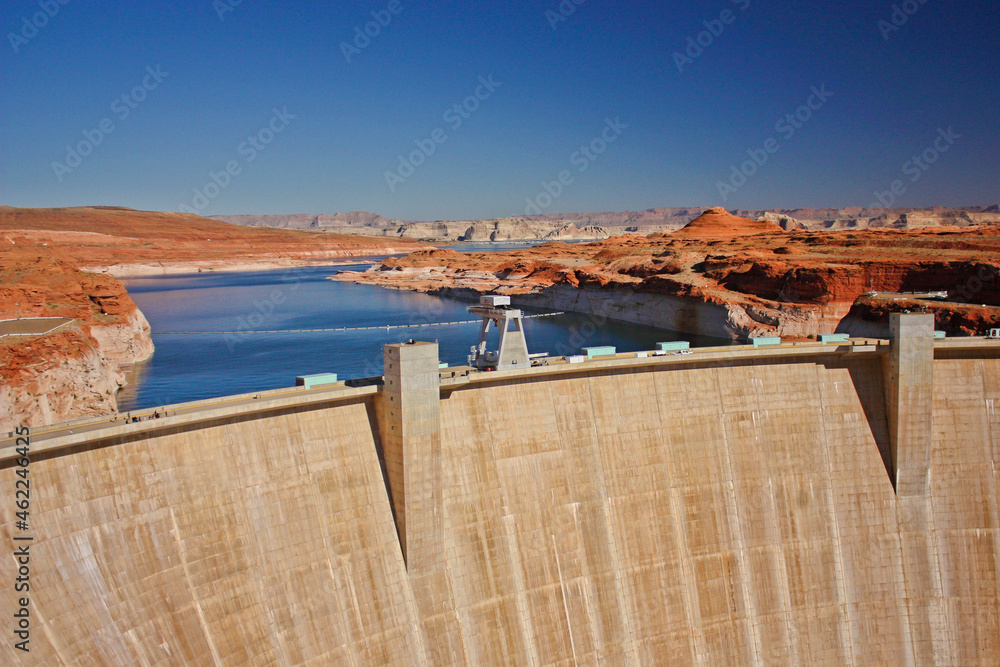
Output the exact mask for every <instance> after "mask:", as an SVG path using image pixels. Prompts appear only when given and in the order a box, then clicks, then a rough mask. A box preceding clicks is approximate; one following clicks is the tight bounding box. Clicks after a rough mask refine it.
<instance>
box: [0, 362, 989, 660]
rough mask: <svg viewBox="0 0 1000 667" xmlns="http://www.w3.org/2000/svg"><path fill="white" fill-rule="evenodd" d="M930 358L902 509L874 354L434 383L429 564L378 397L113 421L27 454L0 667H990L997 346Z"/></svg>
mask: <svg viewBox="0 0 1000 667" xmlns="http://www.w3.org/2000/svg"><path fill="white" fill-rule="evenodd" d="M692 356H693V357H697V355H692ZM933 365H934V369H933V383H934V384H933V418H932V422H931V423H932V429H933V446H932V455H931V460H930V465H929V468H928V475H927V479H928V484H927V493H926V494H925V495H923V496H919V497H917V498H916V499H915V500H913V501H912V502H911V501H909V500H908V501H907V502H905V503H903V502H900V497H899V496H897V494H896V491H895V489H894V486H893V483H894V477H893V469H892V461H891V443H890V429H889V420H888V415H887V409H886V405H887V403H886V386H885V385H886V378H885V375H884V372H883V362H882V355H881V354H880V353H870V354H857V355H844V354H836V353H833V352H831V353H830V354H820V355H815V356H808V357H789V358H786V359H782V358H779V357H769V358H763V357H760V358H751V357H740V356H739V355H733V356H732V357H731V358H728V359H713V360H711V361H698V360H697V359H691V360H690V361H689V360H688V359H684V361H683V363H674V364H670V365H659V366H657V365H649V366H642V367H621V368H612V367H601V366H600V365H599V364H598V365H594V366H592V367H590V366H588V368H589V369H588V370H584V369H580V368H575V369H567V371H566V372H565V373H557V372H552V373H551V374H550V375H547V376H542V375H537V374H532V373H521V374H502V373H495V374H483V376H480V377H479V378H477V379H476V380H475V381H473V382H469V383H467V384H456V385H453V386H450V387H444V388H443V390H442V398H441V403H440V448H439V450H438V451H439V456H440V461H439V463H440V465H439V466H438V465H434V466H428V467H429V469H433V470H436V471H439V474H440V475H441V477H442V480H441V483H440V489H439V493H438V494H436V496H435V498H437V499H436V500H434V501H433V502H434V503H438V505H437V506H436V507H434V508H432V509H431V510H421V511H431V512H437V513H438V517H437V521H435V524H434V525H435V526H440V534H441V535H442V536H443V538H442V539H443V543H440V544H438V545H437V546H436V547H435V546H434V545H433V544H427V543H422V546H421V547H420V548H421V549H426V550H429V551H428V553H425V554H424V556H427V557H433V561H434V562H435V563H443V564H444V566H443V569H440V570H439V569H435V568H429V569H426V570H422V571H421V572H420V573H414V572H408V570H407V562H406V561H404V558H403V555H402V551H401V548H400V541H399V535H398V534H397V530H396V526H395V523H394V515H393V509H392V506H391V504H390V494H389V492H387V480H389V479H390V477H391V476H390V475H387V474H386V471H385V470H384V469H383V464H384V461H383V462H380V458H379V452H380V451H381V450H382V442H381V439H380V435H379V431H380V426H384V424H380V423H379V421H380V420H382V421H383V422H384V421H385V420H386V419H387V411H386V409H385V406H384V405H381V401H382V400H383V398H384V396H385V395H386V394H385V393H384V392H383V393H379V394H377V395H374V394H364V395H358V396H354V397H352V398H349V399H345V400H343V401H334V402H329V403H316V404H313V405H309V406H300V407H294V408H293V407H289V408H287V409H284V408H282V409H273V410H270V411H264V412H260V413H256V414H243V415H241V416H239V417H238V418H232V419H228V418H224V417H220V418H219V419H218V420H216V421H212V422H207V423H202V424H192V425H189V426H176V427H170V428H159V429H158V430H150V431H148V432H138V433H135V434H132V435H118V436H115V437H111V438H108V437H103V438H102V437H100V436H99V435H98V436H95V438H94V439H93V440H92V441H90V442H88V443H86V444H80V445H77V446H76V447H74V448H70V449H66V450H58V451H57V450H52V451H51V452H49V453H48V454H46V455H45V456H42V457H39V458H38V459H37V460H34V461H33V462H32V464H31V474H32V489H33V493H35V494H36V495H33V501H32V502H33V530H34V534H35V536H36V539H35V542H34V543H33V544H32V546H31V549H32V551H31V553H32V561H31V567H32V570H31V572H32V574H31V577H32V579H31V587H32V589H31V596H32V605H33V606H32V607H31V611H32V614H33V616H32V635H31V653H21V652H19V651H15V650H14V649H13V641H12V640H11V639H10V637H9V636H8V639H7V640H5V641H4V642H3V643H2V644H0V661H2V662H3V663H4V664H25V665H34V664H37V665H53V664H56V665H58V664H71V663H74V662H82V663H87V664H122V665H125V664H129V665H131V664H162V665H172V664H224V665H235V664H282V665H293V664H316V665H328V664H354V665H369V664H396V665H449V664H455V665H464V664H496V665H501V664H503V665H507V664H519V665H530V664H537V665H547V664H597V663H600V664H648V665H653V664H666V663H669V664H702V665H717V664H757V665H772V664H838V665H839V664H857V665H868V664H893V665H924V664H942V665H974V664H983V665H986V664H997V663H998V662H1000V618H998V617H1000V569H998V568H1000V565H998V563H1000V524H998V515H1000V502H998V493H997V488H998V486H1000V471H998V468H997V461H998V460H1000V416H998V413H997V409H996V407H997V406H998V404H1000V355H998V353H997V349H996V348H990V349H984V350H983V351H975V352H956V353H954V354H952V353H936V358H935V361H934V362H933ZM403 446H404V447H405V443H404V445H403ZM434 455H437V454H434ZM383 458H384V457H383ZM8 466H9V462H8ZM435 474H438V473H435ZM0 480H2V481H0V497H3V498H11V499H12V498H13V497H14V482H13V475H12V474H11V468H10V467H7V468H6V469H2V470H0ZM389 483H390V484H391V481H390V482H389ZM414 484H418V485H419V479H417V480H416V481H414V479H413V478H412V477H407V478H406V489H405V491H406V493H410V492H411V491H413V485H414ZM397 506H399V503H397ZM407 507H410V506H409V505H407ZM12 519H13V517H12V516H11V514H9V513H3V514H2V515H0V520H2V521H3V522H4V523H2V524H0V535H2V541H3V543H4V544H5V547H4V548H5V549H7V553H10V552H12V551H13V546H12V545H13V544H14V543H13V541H12V536H13V535H14V534H15V531H14V527H13V525H12V523H11V521H12ZM411 525H416V524H415V523H414V522H413V519H412V518H411V517H410V516H407V526H408V527H410V526H411ZM438 530H439V529H438V528H435V532H436V531H438ZM430 552H434V553H430ZM413 558H414V554H413V553H408V554H407V560H410V561H412V559H413ZM15 576H16V564H15V563H14V561H13V559H9V558H4V559H0V579H2V580H4V581H7V582H11V581H13V579H14V577H15ZM11 597H12V595H9V594H5V595H2V596H0V599H2V600H3V608H2V612H3V616H4V617H5V618H8V619H10V618H11V613H12V612H11V611H10V609H11V606H10V605H11V604H12V602H11ZM81 656H85V658H84V659H81Z"/></svg>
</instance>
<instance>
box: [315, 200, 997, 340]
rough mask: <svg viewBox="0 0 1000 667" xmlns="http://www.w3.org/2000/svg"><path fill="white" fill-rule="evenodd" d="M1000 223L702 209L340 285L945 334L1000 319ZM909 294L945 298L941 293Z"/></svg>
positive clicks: (733, 327)
mask: <svg viewBox="0 0 1000 667" xmlns="http://www.w3.org/2000/svg"><path fill="white" fill-rule="evenodd" d="M998 267H1000V226H998V225H996V224H989V223H987V224H979V225H972V226H967V227H957V226H934V227H927V228H923V229H917V230H898V229H866V230H855V231H834V232H817V231H810V230H803V229H792V230H790V231H786V230H785V229H783V228H782V227H781V226H779V224H777V223H775V222H773V221H770V220H767V219H761V220H753V219H750V218H744V217H740V216H737V215H733V214H731V213H728V212H727V211H725V210H724V209H721V208H717V209H710V210H708V211H706V212H705V213H703V214H702V215H701V216H699V217H698V218H696V219H695V220H693V221H692V222H690V223H689V224H688V225H686V226H685V227H683V228H681V229H680V230H677V231H675V232H666V233H664V232H656V233H652V234H649V235H640V234H625V235H621V236H616V237H613V238H609V239H606V240H603V241H599V242H592V243H580V244H567V243H545V244H542V245H538V246H535V247H533V248H528V249H523V250H516V251H508V252H500V253H472V254H464V253H457V252H454V251H451V250H425V251H419V252H416V253H413V254H410V255H407V256H405V257H401V258H389V259H387V260H385V261H384V262H382V264H380V265H378V266H374V267H372V268H371V269H370V270H368V271H366V272H363V273H359V272H341V273H340V274H338V275H336V276H334V278H335V279H338V280H350V281H356V282H363V283H368V284H373V285H381V286H383V287H391V288H396V289H408V290H419V291H424V292H429V293H434V294H441V295H450V296H457V297H460V298H461V297H467V298H475V297H476V296H477V295H479V294H482V293H487V292H496V293H500V294H510V295H514V296H515V302H516V303H519V304H522V305H535V306H542V307H552V308H558V309H560V310H574V311H578V312H590V313H599V314H601V315H604V316H608V317H612V318H615V319H620V320H624V321H629V322H635V323H640V324H649V325H653V326H659V327H663V328H666V329H673V330H677V331H683V332H688V333H694V334H704V335H711V336H721V337H729V338H742V337H749V336H763V335H780V336H787V337H792V338H806V337H810V336H816V335H818V334H821V333H832V332H834V331H852V332H854V333H857V334H859V335H885V333H886V332H885V331H884V329H885V326H887V322H888V313H889V312H893V311H902V310H922V309H927V310H929V311H933V312H934V313H935V316H936V318H937V326H938V328H940V329H942V330H944V331H947V332H948V333H949V334H952V335H972V334H980V333H982V332H983V331H984V330H985V329H987V328H988V327H990V326H998V324H997V323H998V322H1000V278H998V276H1000V268H998ZM906 292H947V297H945V298H944V299H940V298H938V299H927V298H923V299H922V298H919V296H917V295H908V294H901V293H906Z"/></svg>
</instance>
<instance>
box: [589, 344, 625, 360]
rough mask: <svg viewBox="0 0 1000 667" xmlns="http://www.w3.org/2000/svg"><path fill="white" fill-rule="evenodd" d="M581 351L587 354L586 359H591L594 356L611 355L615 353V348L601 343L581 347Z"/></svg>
mask: <svg viewBox="0 0 1000 667" xmlns="http://www.w3.org/2000/svg"><path fill="white" fill-rule="evenodd" d="M583 353H584V354H586V355H587V358H588V359H593V358H594V357H613V356H614V355H615V354H617V349H616V348H614V347H611V346H610V345H602V346H600V347H585V348H583Z"/></svg>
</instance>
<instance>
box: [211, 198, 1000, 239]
mask: <svg viewBox="0 0 1000 667" xmlns="http://www.w3.org/2000/svg"><path fill="white" fill-rule="evenodd" d="M710 210H711V209H710V208H708V207H704V206H695V207H684V208H650V209H646V210H644V211H622V212H600V213H543V214H542V215H520V216H513V217H506V218H488V219H480V220H475V219H473V220H434V221H419V220H395V219H390V218H385V217H382V216H380V215H377V214H375V213H366V212H364V211H351V212H350V213H335V214H332V215H309V214H302V215H233V216H213V217H214V219H216V220H221V221H224V222H229V223H232V224H236V225H243V226H253V227H279V228H282V229H301V230H305V231H311V232H326V233H337V234H357V235H362V236H387V237H395V238H409V239H418V240H424V241H431V242H435V243H439V242H456V241H457V242H492V243H504V242H521V241H542V240H564V241H594V240H603V239H606V238H608V237H609V236H620V235H623V234H634V233H638V234H643V235H648V234H652V233H657V232H673V231H676V230H678V229H682V228H683V227H685V226H686V225H687V224H688V223H690V222H691V221H693V220H694V219H696V218H698V217H699V216H701V215H702V214H704V213H706V212H708V211H710ZM730 212H731V213H732V214H733V215H735V216H738V217H742V218H749V219H751V221H760V220H765V221H768V222H772V223H774V224H776V225H778V226H780V227H781V228H782V229H784V230H785V231H789V232H790V231H795V230H802V229H808V230H815V231H840V230H845V231H856V230H862V229H923V228H926V227H974V226H977V225H982V224H992V223H1000V207H998V206H996V205H992V206H967V207H964V208H948V207H944V206H935V207H931V208H927V209H917V208H895V209H887V208H862V207H858V206H848V207H846V208H794V209H779V208H773V209H764V210H759V209H758V210H751V209H738V210H733V211H730Z"/></svg>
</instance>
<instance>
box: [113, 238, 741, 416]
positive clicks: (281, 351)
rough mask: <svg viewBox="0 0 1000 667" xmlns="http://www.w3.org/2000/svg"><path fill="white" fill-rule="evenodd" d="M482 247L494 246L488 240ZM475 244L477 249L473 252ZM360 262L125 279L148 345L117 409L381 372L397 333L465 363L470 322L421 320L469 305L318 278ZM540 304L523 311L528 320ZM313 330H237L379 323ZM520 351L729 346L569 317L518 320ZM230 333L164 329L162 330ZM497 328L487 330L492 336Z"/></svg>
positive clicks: (474, 333) (474, 328) (450, 316)
mask: <svg viewBox="0 0 1000 667" xmlns="http://www.w3.org/2000/svg"><path fill="white" fill-rule="evenodd" d="M490 249H498V248H497V246H492V247H491V248H490ZM476 250H478V251H481V250H482V248H477V249H476ZM367 266H368V263H363V264H358V263H351V264H339V265H332V266H312V267H306V268H295V269H284V270H276V271H257V272H252V273H202V274H194V275H184V276H167V277H157V278H142V279H135V280H129V281H126V286H127V287H128V292H129V295H130V296H131V297H132V299H133V300H134V301H135V302H136V304H137V305H138V306H139V308H140V309H141V310H142V312H143V313H144V314H145V315H146V318H147V319H148V320H149V322H150V324H151V325H152V328H153V342H154V344H155V345H156V352H155V353H154V354H153V357H152V358H151V359H150V360H148V361H146V362H143V363H141V364H136V365H135V367H134V368H133V370H132V372H131V373H130V374H129V375H128V376H127V378H128V381H129V384H128V385H127V386H126V387H125V388H124V389H122V391H121V392H120V393H119V394H118V406H119V409H120V410H123V411H124V410H137V409H142V408H151V407H157V406H162V405H167V404H171V403H183V402H187V401H195V400H201V399H206V398H214V397H218V396H228V395H232V394H243V393H251V392H256V391H265V390H268V389H278V388H281V387H291V386H294V385H295V378H296V376H298V375H309V374H313V373H337V374H338V375H339V376H340V379H341V380H346V379H354V378H359V377H369V376H373V375H381V373H382V346H383V345H385V344H387V343H401V342H404V341H406V340H407V339H410V338H414V339H417V340H428V341H435V340H436V341H437V342H438V344H439V346H440V356H441V360H442V361H445V362H448V363H449V364H450V365H452V366H455V365H464V364H465V363H466V362H467V360H466V357H467V355H468V354H469V348H470V347H472V346H473V345H475V344H476V341H477V338H478V336H479V324H478V320H477V322H476V323H473V324H450V325H447V326H419V325H420V324H425V323H437V322H459V321H467V320H473V319H475V318H474V316H472V315H470V314H469V313H468V312H466V308H467V307H468V306H469V305H471V304H469V303H468V302H461V301H457V300H451V299H444V298H440V297H435V296H429V295H426V294H418V293H415V292H400V291H396V290H387V289H383V288H380V287H372V286H370V285H355V284H352V283H344V282H338V281H333V280H327V279H326V278H327V276H329V275H331V274H333V273H335V272H336V271H338V270H343V269H351V270H361V269H364V268H367ZM543 312H547V311H539V310H529V309H525V314H527V315H531V314H536V313H543ZM400 325H405V326H406V327H407V328H401V329H399V328H392V329H385V328H381V329H376V330H368V331H342V332H319V333H255V334H251V333H247V332H248V331H250V330H258V331H274V330H277V331H285V330H291V329H318V328H325V329H329V328H355V327H372V326H378V327H386V326H400ZM524 325H525V326H524V329H525V337H526V338H527V341H528V348H529V351H530V352H532V353H535V352H549V353H550V354H552V355H560V354H567V353H571V352H573V353H575V352H577V351H578V349H579V348H580V347H584V346H593V345H615V346H617V348H618V350H619V351H620V352H629V351H636V350H649V349H653V348H654V347H655V343H656V342H657V341H667V340H689V341H691V343H692V345H710V344H715V345H720V344H727V343H728V342H729V341H724V340H721V339H709V338H704V337H698V336H689V335H686V334H673V333H670V332H665V331H663V330H660V329H654V328H652V327H643V326H638V325H635V324H626V323H618V322H612V321H604V322H601V321H600V320H596V321H595V318H594V317H592V316H588V315H582V314H576V313H567V314H565V315H556V316H553V317H543V318H538V319H527V320H525V322H524ZM178 331H183V332H236V333H230V334H195V335H169V334H168V333H167V332H178ZM495 340H496V331H495V330H494V332H493V341H494V342H495Z"/></svg>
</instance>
